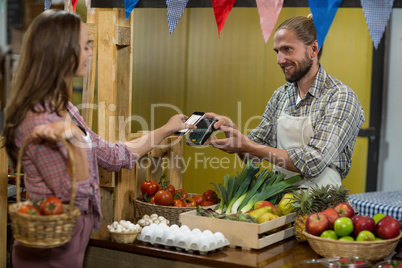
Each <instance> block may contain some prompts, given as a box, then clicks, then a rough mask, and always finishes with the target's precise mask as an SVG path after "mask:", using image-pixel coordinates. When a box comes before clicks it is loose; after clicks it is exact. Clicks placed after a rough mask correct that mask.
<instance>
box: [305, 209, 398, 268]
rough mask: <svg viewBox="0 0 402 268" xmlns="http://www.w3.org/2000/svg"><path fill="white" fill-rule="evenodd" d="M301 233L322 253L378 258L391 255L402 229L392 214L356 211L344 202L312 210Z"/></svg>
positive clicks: (373, 259)
mask: <svg viewBox="0 0 402 268" xmlns="http://www.w3.org/2000/svg"><path fill="white" fill-rule="evenodd" d="M304 235H305V236H306V238H307V241H308V243H309V244H310V246H311V248H312V249H313V250H314V251H315V252H316V253H317V254H319V255H321V256H323V257H338V256H342V257H359V258H362V259H365V260H368V261H378V260H381V259H383V258H385V257H387V256H389V255H391V254H392V253H393V252H394V250H395V248H396V246H397V245H398V242H399V240H400V239H401V236H402V233H401V230H400V225H399V221H398V220H397V219H395V218H393V217H391V216H386V215H384V214H377V215H374V216H373V217H369V216H364V215H357V214H355V212H354V209H353V208H352V207H351V206H350V205H349V204H348V203H346V202H342V203H340V204H338V205H337V206H335V207H334V208H328V209H325V210H324V211H321V212H316V213H313V214H311V215H310V216H309V217H308V218H307V220H306V223H305V229H304Z"/></svg>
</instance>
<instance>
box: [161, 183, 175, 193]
mask: <svg viewBox="0 0 402 268" xmlns="http://www.w3.org/2000/svg"><path fill="white" fill-rule="evenodd" d="M162 190H165V191H168V192H169V193H171V194H172V196H174V194H175V193H176V189H175V188H174V186H173V185H171V184H168V185H167V186H165V187H163V188H162Z"/></svg>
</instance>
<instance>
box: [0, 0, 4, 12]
mask: <svg viewBox="0 0 402 268" xmlns="http://www.w3.org/2000/svg"><path fill="white" fill-rule="evenodd" d="M4 1H5V0H1V12H4Z"/></svg>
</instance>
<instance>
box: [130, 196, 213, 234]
mask: <svg viewBox="0 0 402 268" xmlns="http://www.w3.org/2000/svg"><path fill="white" fill-rule="evenodd" d="M193 195H194V194H188V196H189V197H191V196H193ZM134 204H135V206H136V207H137V208H138V210H139V214H140V217H142V216H144V215H152V214H154V213H155V214H158V216H163V217H165V219H167V220H169V222H170V224H177V225H179V226H180V225H181V223H180V221H179V219H180V214H181V213H184V212H187V211H191V210H195V209H196V208H195V207H172V206H159V205H153V204H149V203H146V202H142V201H140V200H138V197H137V198H136V199H135V200H134ZM217 206H218V204H214V205H212V206H207V207H204V208H206V209H208V208H212V209H214V208H216V207H217Z"/></svg>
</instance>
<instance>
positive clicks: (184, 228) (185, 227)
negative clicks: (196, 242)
mask: <svg viewBox="0 0 402 268" xmlns="http://www.w3.org/2000/svg"><path fill="white" fill-rule="evenodd" d="M180 230H182V231H190V228H189V227H188V226H187V225H182V226H181V227H180Z"/></svg>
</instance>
